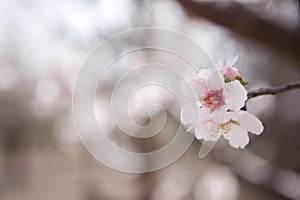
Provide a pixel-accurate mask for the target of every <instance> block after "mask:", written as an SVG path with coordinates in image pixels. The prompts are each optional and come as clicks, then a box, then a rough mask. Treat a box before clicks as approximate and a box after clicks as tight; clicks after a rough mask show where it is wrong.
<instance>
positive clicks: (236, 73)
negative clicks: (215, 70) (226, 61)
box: [225, 67, 241, 81]
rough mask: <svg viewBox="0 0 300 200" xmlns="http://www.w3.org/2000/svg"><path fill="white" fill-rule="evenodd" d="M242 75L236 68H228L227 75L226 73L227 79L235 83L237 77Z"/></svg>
mask: <svg viewBox="0 0 300 200" xmlns="http://www.w3.org/2000/svg"><path fill="white" fill-rule="evenodd" d="M240 75H241V74H240V73H239V71H238V70H237V69H236V68H234V67H226V73H225V78H226V79H228V80H230V81H233V80H235V79H236V77H237V76H240Z"/></svg>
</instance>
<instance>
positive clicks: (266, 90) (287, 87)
mask: <svg viewBox="0 0 300 200" xmlns="http://www.w3.org/2000/svg"><path fill="white" fill-rule="evenodd" d="M297 88H300V81H297V82H293V83H288V84H285V85H281V86H278V87H269V88H258V89H256V90H252V91H250V92H248V99H251V98H253V97H257V96H260V95H267V94H270V95H275V94H278V93H281V92H285V91H288V90H293V89H297Z"/></svg>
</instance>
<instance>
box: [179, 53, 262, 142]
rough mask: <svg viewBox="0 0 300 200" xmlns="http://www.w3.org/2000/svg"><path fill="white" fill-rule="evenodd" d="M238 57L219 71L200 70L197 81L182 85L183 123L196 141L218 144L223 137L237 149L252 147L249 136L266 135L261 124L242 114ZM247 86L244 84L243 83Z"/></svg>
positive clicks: (245, 97)
mask: <svg viewBox="0 0 300 200" xmlns="http://www.w3.org/2000/svg"><path fill="white" fill-rule="evenodd" d="M236 60H237V56H235V57H232V58H229V59H228V60H227V61H226V62H225V64H223V63H221V62H223V61H220V62H219V63H218V64H219V66H217V68H216V69H215V68H212V67H211V68H206V69H202V70H200V72H199V74H198V75H197V76H196V77H195V78H191V79H187V80H184V81H182V83H181V84H180V88H181V90H182V92H183V94H184V95H185V96H186V98H187V101H186V102H185V103H184V105H183V106H182V108H181V122H182V123H183V124H184V125H186V126H187V127H188V130H187V131H191V130H193V131H194V134H195V137H196V138H197V139H199V140H200V139H204V140H205V141H217V140H218V139H219V138H220V137H221V136H222V135H223V137H224V138H225V139H227V140H228V141H229V144H230V145H231V146H233V147H235V148H244V147H245V146H246V145H247V144H248V143H249V136H248V132H251V133H253V134H256V135H259V134H261V133H262V132H263V125H262V123H261V122H260V120H259V119H258V118H257V117H255V116H254V115H252V114H250V113H249V112H246V111H242V110H240V109H241V108H242V107H243V106H244V105H245V101H246V100H247V91H246V89H245V88H244V86H243V85H242V83H243V80H242V79H241V76H240V73H239V72H238V70H237V69H236V68H233V67H232V65H233V64H234V63H235V62H236ZM244 83H245V82H244Z"/></svg>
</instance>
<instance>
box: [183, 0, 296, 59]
mask: <svg viewBox="0 0 300 200" xmlns="http://www.w3.org/2000/svg"><path fill="white" fill-rule="evenodd" d="M178 1H179V3H180V4H181V5H182V6H183V8H184V9H185V10H186V11H187V12H188V14H190V15H192V16H196V17H203V18H205V19H207V20H209V21H212V22H214V23H216V24H219V25H221V26H225V27H227V28H229V29H230V30H231V31H233V32H234V33H236V34H238V35H241V36H243V37H245V38H247V39H249V40H252V41H255V42H258V43H261V44H264V45H265V46H267V47H269V48H271V49H273V50H274V51H276V52H277V53H280V54H283V55H285V56H288V57H289V58H291V59H293V60H295V61H297V62H300V33H299V29H287V28H284V27H282V26H279V25H277V24H275V23H272V22H270V21H267V20H265V19H262V18H260V17H258V16H257V15H256V14H255V13H253V12H251V11H250V10H248V9H246V8H245V7H244V6H242V5H240V4H238V3H234V2H230V3H228V2H221V1H219V2H217V3H216V2H210V1H209V2H195V1H193V0H178Z"/></svg>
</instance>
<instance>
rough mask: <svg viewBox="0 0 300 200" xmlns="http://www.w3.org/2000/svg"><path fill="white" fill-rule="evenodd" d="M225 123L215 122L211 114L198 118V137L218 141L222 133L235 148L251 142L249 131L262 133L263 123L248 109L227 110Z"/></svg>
mask: <svg viewBox="0 0 300 200" xmlns="http://www.w3.org/2000/svg"><path fill="white" fill-rule="evenodd" d="M225 119H226V120H225V122H224V123H216V122H214V121H213V120H212V119H211V118H210V117H209V115H207V116H206V119H204V118H202V119H201V120H198V122H197V126H196V127H195V136H196V138H197V139H204V140H208V141H217V140H218V139H219V138H220V137H221V136H222V135H223V137H224V138H225V139H227V140H228V142H229V144H230V145H231V146H232V147H234V148H245V146H246V145H247V144H248V143H249V136H248V132H251V133H253V134H256V135H260V134H261V133H262V132H263V129H264V127H263V125H262V123H261V122H260V120H259V119H258V118H257V117H255V116H254V115H252V114H250V113H248V112H246V111H242V110H240V111H234V112H227V113H226V116H225Z"/></svg>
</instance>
